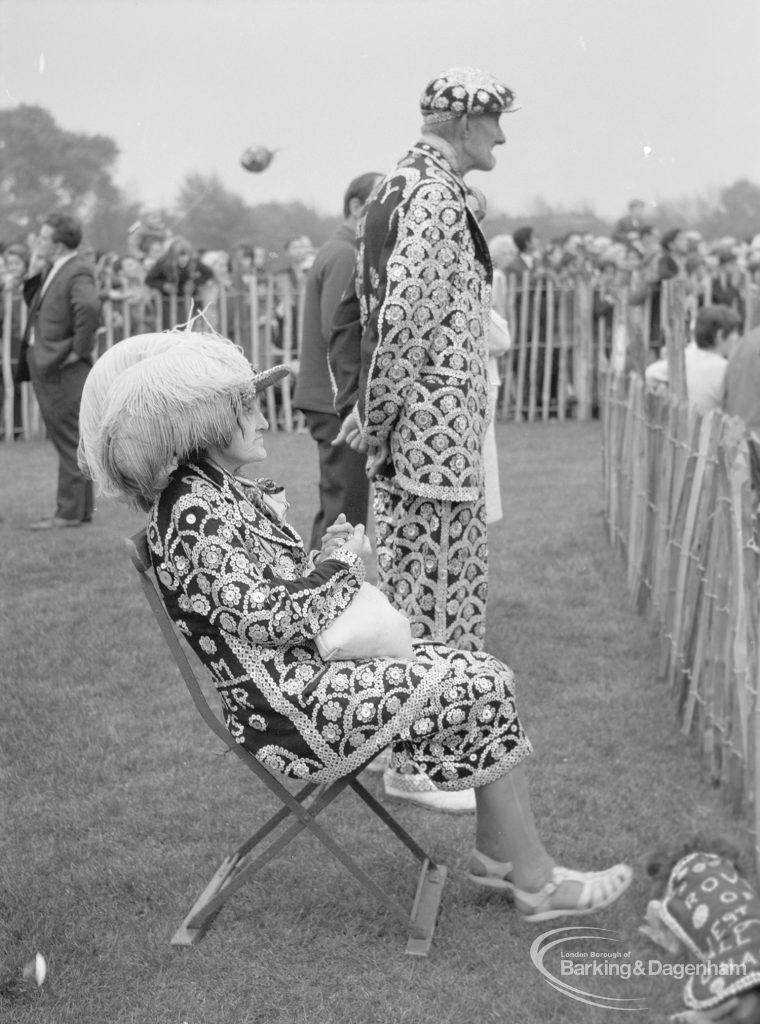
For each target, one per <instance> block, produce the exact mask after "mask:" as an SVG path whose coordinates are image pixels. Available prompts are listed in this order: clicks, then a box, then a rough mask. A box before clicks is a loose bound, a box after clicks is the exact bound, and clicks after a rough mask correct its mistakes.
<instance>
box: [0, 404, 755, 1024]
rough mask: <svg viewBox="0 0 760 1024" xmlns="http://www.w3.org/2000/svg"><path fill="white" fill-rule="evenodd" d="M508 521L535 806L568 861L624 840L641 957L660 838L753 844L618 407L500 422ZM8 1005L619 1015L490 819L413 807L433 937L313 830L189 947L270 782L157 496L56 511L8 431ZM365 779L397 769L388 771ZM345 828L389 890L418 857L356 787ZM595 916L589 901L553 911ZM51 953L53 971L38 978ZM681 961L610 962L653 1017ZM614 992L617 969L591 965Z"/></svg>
mask: <svg viewBox="0 0 760 1024" xmlns="http://www.w3.org/2000/svg"><path fill="white" fill-rule="evenodd" d="M497 439H498V443H499V449H500V460H501V479H502V492H503V497H504V512H505V515H504V520H503V521H502V522H501V523H499V524H497V525H496V526H495V527H494V528H493V532H492V536H491V604H490V618H489V642H488V646H489V648H490V649H491V650H492V651H493V652H494V653H496V654H497V655H499V656H500V657H502V658H503V659H504V660H505V661H507V662H508V663H509V664H510V665H511V666H512V668H513V669H514V670H515V673H516V677H517V681H518V700H519V707H520V710H521V716H522V719H523V721H524V722H525V724H526V726H527V729H528V732H529V734H530V736H531V738H532V740H533V743H534V746H535V749H536V754H535V756H534V758H532V760H531V763H530V766H529V771H530V779H531V785H532V792H533V802H534V808H535V812H536V817H537V819H538V821H539V823H540V825H541V830H542V833H543V835H544V837H545V841H546V843H547V846H548V847H549V849H550V850H551V851H552V853H553V854H554V855H555V856H556V857H557V859H558V860H559V861H560V862H562V863H567V864H569V865H571V866H577V867H589V868H594V867H601V866H604V865H606V864H607V863H611V862H613V861H614V860H617V859H626V860H629V861H630V862H631V863H632V864H633V865H634V867H635V870H636V879H635V882H634V885H633V887H632V889H631V890H630V891H629V893H628V894H627V895H626V896H625V897H624V898H623V899H622V900H621V901H620V902H619V903H618V904H616V905H615V906H614V907H613V908H612V909H611V910H609V911H608V912H607V913H605V914H603V915H600V916H598V917H593V918H591V920H590V924H591V925H593V926H599V927H604V928H608V929H611V930H613V931H614V933H615V934H616V935H617V936H618V937H620V938H621V939H622V941H623V945H624V946H625V948H626V949H627V950H628V951H630V952H631V955H632V957H633V958H635V957H641V958H643V959H644V960H647V959H648V958H651V957H658V956H659V953H658V952H657V950H656V949H655V948H654V947H653V946H652V945H651V944H650V943H649V942H648V941H647V940H646V939H644V938H643V936H640V935H639V934H638V933H637V927H638V925H639V923H640V922H641V917H642V914H643V911H644V909H645V907H646V902H647V899H648V898H649V897H648V885H647V881H646V878H645V876H644V872H643V867H642V864H643V860H644V858H645V857H646V855H647V854H648V853H649V852H650V851H651V850H652V848H653V846H655V845H656V844H658V843H660V842H665V843H680V842H681V841H682V840H683V839H685V838H686V837H687V836H688V835H689V834H691V833H692V832H693V831H695V830H696V829H700V828H701V829H705V828H710V829H713V830H716V831H718V832H726V833H728V834H730V835H732V836H733V837H735V838H737V839H738V840H739V841H740V842H742V843H744V841H745V837H744V831H743V826H742V823H741V822H737V821H732V820H731V819H729V818H728V817H727V816H726V814H725V812H724V811H723V810H722V809H721V806H720V800H719V796H720V794H719V793H717V792H716V791H715V790H713V789H712V788H711V787H710V786H709V785H708V784H707V783H706V782H705V781H704V780H703V779H702V776H701V773H700V768H699V765H698V762H697V760H696V755H695V751H694V747H693V745H692V743H691V741H690V740H689V739H688V738H685V737H683V736H682V735H681V734H680V733H679V731H678V728H677V725H676V719H675V713H674V710H673V708H672V706H671V703H670V699H669V696H668V694H667V693H666V692H665V691H664V689H663V687H662V685H661V684H660V683H659V682H658V681H657V680H656V679H655V678H654V669H655V665H656V653H657V652H656V647H655V643H654V640H653V638H652V636H651V633H650V631H649V629H648V627H647V625H646V624H645V623H644V622H643V621H642V620H641V619H639V618H638V617H637V616H636V614H635V613H634V612H633V611H632V610H631V608H630V606H629V603H628V600H627V596H626V593H625V588H624V574H623V569H622V566H621V565H620V564H619V563H618V560H617V558H616V557H615V556H614V555H613V554H612V553H611V551H610V549H609V547H608V545H607V542H606V539H605V534H604V529H603V523H602V516H601V511H600V504H601V500H600V490H601V488H600V478H599V468H600V454H599V447H600V436H599V426H598V424H597V423H590V424H575V423H573V424H568V425H565V426H562V427H560V426H557V425H553V424H543V425H533V426H530V427H528V426H524V425H515V424H499V425H498V428H497ZM268 448H269V450H270V459H269V461H268V463H267V464H266V466H265V470H264V471H265V473H266V474H267V475H271V476H273V477H275V478H276V479H279V480H281V481H282V482H284V483H286V484H287V485H288V493H289V498H290V501H291V506H292V508H291V512H292V515H291V520H292V521H293V522H294V524H295V525H296V526H297V527H298V528H299V529H300V530H301V532H302V533H303V532H308V527H309V524H310V519H311V515H312V512H313V502H314V497H315V488H316V465H315V463H316V459H315V451H314V449H313V447H312V442H311V440H310V438H309V437H308V435H305V434H290V435H285V434H278V435H273V436H271V437H270V439H269V444H268ZM0 472H1V473H2V479H3V481H4V485H3V497H2V504H1V505H0V514H2V516H3V522H2V523H0V538H2V550H3V556H2V606H1V610H0V638H1V640H2V647H1V657H2V667H1V668H0V674H1V675H2V705H3V714H2V716H1V717H0V771H1V772H2V778H1V780H0V781H1V783H2V785H1V787H0V793H1V794H2V796H1V797H0V799H1V800H2V833H1V834H0V906H1V908H2V909H1V911H0V956H1V957H2V962H1V963H0V1020H1V1021H3V1022H4V1024H6V1022H7V1024H32V1022H34V1024H69V1022H71V1024H182V1022H186V1024H301V1022H303V1024H307V1022H308V1024H313V1022H317V1021H318V1022H320V1024H471V1022H472V1024H475V1022H477V1024H502V1022H516V1024H547V1022H555V1021H556V1022H560V1021H561V1022H568V1024H576V1022H577V1024H581V1022H583V1024H587V1022H588V1024H596V1022H602V1021H612V1020H614V1019H615V1018H616V1017H617V1016H619V1015H620V1014H619V1012H616V1011H615V1010H612V1009H610V1008H594V1007H592V1006H590V1005H588V1004H587V1003H583V1002H580V1001H576V1000H573V999H570V998H569V997H568V996H566V995H564V994H561V993H560V992H558V991H556V990H555V989H554V988H552V987H551V986H550V985H549V984H548V983H547V981H546V980H544V978H542V976H541V975H540V974H539V972H538V971H537V970H536V968H535V967H534V966H533V964H532V962H531V957H530V946H531V943H532V941H533V939H534V938H535V937H536V936H537V934H540V932H541V931H542V928H541V927H540V926H536V925H532V926H531V925H528V924H527V923H525V922H522V921H520V920H519V919H518V917H517V916H516V914H515V913H514V911H513V910H512V908H511V906H510V904H509V902H508V900H506V899H505V898H504V897H501V896H499V895H483V894H481V893H479V892H478V893H474V892H473V891H472V889H471V887H470V886H469V885H468V883H467V881H466V878H465V877H464V873H463V868H464V864H465V862H466V855H467V852H468V849H469V842H470V833H471V828H472V819H471V818H469V817H467V816H466V817H464V818H461V817H460V818H451V817H443V816H439V815H436V814H432V813H429V812H425V811H421V810H415V809H413V808H411V807H410V806H408V805H401V804H396V805H394V807H393V809H394V811H395V812H396V813H397V814H398V816H399V817H400V819H401V820H402V821H403V822H404V823H405V824H406V825H407V826H408V827H409V828H410V829H411V830H412V831H413V832H414V833H415V834H417V835H418V836H419V838H420V841H421V842H422V843H423V845H427V846H428V847H429V848H431V849H432V851H433V852H434V854H435V855H436V856H437V857H439V858H440V859H441V860H442V861H444V862H445V863H447V864H448V865H449V869H450V876H449V882H448V884H447V887H446V891H445V893H444V898H443V903H442V908H441V914H440V917H439V922H438V929H437V932H436V937H435V941H434V943H433V947H432V952H431V956H430V958H429V959H428V960H415V959H412V958H406V957H405V956H404V955H403V950H404V944H405V941H404V936H403V934H402V932H401V930H400V928H399V927H398V926H397V924H396V923H395V922H394V921H393V920H392V919H391V918H390V917H389V916H387V915H386V914H384V913H382V912H378V910H377V909H376V907H375V906H374V904H373V903H372V901H371V899H370V897H369V896H368V895H367V894H365V893H364V892H363V891H361V890H359V889H358V888H357V886H356V885H355V884H354V882H353V880H352V879H351V877H350V876H349V875H348V874H347V873H346V872H345V869H343V868H342V867H341V866H340V865H338V864H337V863H333V862H331V860H329V859H328V856H327V855H326V854H325V853H324V852H323V851H322V849H321V848H320V847H319V846H318V845H317V844H316V843H315V842H313V841H312V840H310V839H301V840H297V841H296V842H295V843H294V844H292V845H291V847H290V848H289V852H288V853H287V854H286V855H285V856H284V857H282V858H281V859H280V860H278V861H277V862H275V864H274V865H270V866H269V867H268V868H267V869H266V870H265V872H264V874H263V876H261V880H260V881H258V882H256V883H253V884H251V885H250V886H248V887H247V888H246V889H245V890H244V891H243V893H242V894H241V895H240V896H239V898H238V899H237V900H236V902H235V903H234V905H232V906H228V907H226V908H225V909H224V910H223V911H222V913H221V914H220V916H219V917H218V918H217V921H216V923H215V925H214V927H213V928H212V930H211V931H210V932H209V934H208V935H207V937H206V938H205V940H204V941H203V942H202V943H201V944H200V945H199V946H198V947H195V948H193V949H189V950H177V949H173V948H171V947H170V945H169V940H170V937H171V935H172V933H173V931H174V929H175V928H176V927H177V926H178V924H179V923H180V921H181V920H182V918H183V917H184V916H185V914H186V913H187V911H188V910H189V908H190V906H191V905H192V903H193V902H194V900H195V898H196V896H197V894H198V892H199V891H200V889H201V888H202V887H203V886H204V885H205V882H206V880H207V879H208V878H209V877H210V876H211V874H212V873H213V871H214V869H215V867H216V866H217V864H218V862H219V861H220V860H221V858H222V857H223V856H224V854H225V853H226V852H227V851H228V850H231V849H232V848H233V847H234V846H235V845H236V844H237V843H238V842H239V841H240V840H241V839H242V838H243V837H244V836H245V835H247V834H248V833H249V832H250V831H252V828H253V826H254V825H255V824H256V822H257V821H259V820H261V819H262V818H263V817H264V816H265V814H266V811H267V810H268V809H269V808H270V807H271V806H272V805H271V802H270V800H269V798H268V796H267V795H266V794H265V793H264V792H263V790H262V791H259V790H257V789H256V788H255V787H252V786H251V783H250V781H249V779H250V775H249V773H247V772H245V771H244V769H243V768H242V766H240V765H238V764H237V763H236V762H235V761H233V759H232V758H230V757H226V756H222V750H221V747H220V745H219V744H218V742H217V741H216V740H215V738H214V737H213V736H212V735H211V734H210V733H209V731H208V730H207V729H206V726H205V725H204V724H203V723H202V722H201V720H200V719H199V718H198V717H197V714H196V712H195V711H194V709H193V708H192V706H191V705H190V702H189V700H188V698H187V697H186V693H185V690H184V687H182V684H181V682H180V681H179V679H178V676H177V673H176V671H175V670H174V668H173V667H172V665H171V664H170V662H169V660H168V654H167V652H166V651H165V648H164V646H163V641H162V640H161V638H160V635H159V634H158V631H157V628H156V626H155V624H154V622H153V620H152V618H151V615H150V612H149V610H148V608H147V606H146V605H145V604H144V600H143V598H142V595H141V594H140V592H139V590H138V585H137V580H136V578H134V573H133V571H132V569H131V567H130V565H129V562H128V556H127V553H126V550H125V548H124V546H123V544H122V538H123V537H124V536H125V535H127V534H129V533H132V532H134V531H135V530H136V529H138V528H139V526H140V525H141V523H142V517H140V516H139V515H137V514H135V513H131V512H129V511H128V510H126V509H124V508H123V507H121V506H118V505H116V504H113V503H110V502H100V503H99V507H98V510H97V514H96V519H95V522H94V524H93V525H92V526H90V527H88V528H85V529H81V530H76V531H66V532H65V533H63V534H61V533H53V534H36V533H30V532H27V531H25V530H24V529H23V524H24V522H25V521H27V520H30V519H35V518H38V517H40V516H42V515H45V514H48V513H50V512H51V511H52V508H53V493H54V476H55V458H54V455H53V452H52V449H51V448H50V447H49V446H48V445H47V444H45V443H42V442H41V443H28V444H23V445H16V446H13V447H10V448H8V447H2V450H0ZM368 785H369V786H370V787H372V788H373V789H374V790H379V788H380V786H379V779H378V778H376V777H374V776H372V777H370V778H369V781H368ZM328 814H329V820H330V823H331V825H332V827H333V828H334V829H335V831H336V832H337V833H338V834H339V835H340V836H341V838H342V840H343V841H344V842H345V843H346V845H347V846H348V847H349V848H350V849H351V850H352V851H353V852H355V853H357V854H358V855H359V856H360V857H363V859H364V861H365V863H366V864H367V866H368V868H369V869H370V870H372V871H373V872H374V873H376V875H377V876H378V877H379V879H380V880H381V881H382V883H383V885H385V886H386V887H387V889H388V890H389V891H392V892H395V893H397V894H398V895H399V896H400V897H401V898H403V899H404V900H407V899H408V900H411V897H412V895H413V886H414V880H413V875H414V871H413V863H412V861H411V859H409V858H408V857H407V855H406V854H405V853H404V852H403V851H402V850H401V849H400V848H399V847H397V846H396V844H395V841H393V840H392V837H390V834H388V835H385V834H383V832H381V831H380V826H379V824H377V823H376V822H375V821H373V820H372V819H371V818H370V817H368V816H367V814H366V813H364V812H363V810H362V808H361V807H360V806H358V805H357V802H356V801H355V800H354V798H353V797H352V796H351V795H350V794H349V795H348V796H347V797H345V798H344V799H343V800H341V801H340V802H339V806H338V807H336V808H335V809H334V810H331V811H330V812H328ZM558 924H559V925H572V924H573V921H572V919H567V920H565V921H560V922H558ZM37 951H40V952H41V953H43V954H44V955H45V956H46V958H47V961H48V967H49V976H48V979H47V981H46V982H45V984H44V985H43V986H42V987H41V988H39V989H37V988H36V987H35V986H33V985H32V984H31V983H29V982H24V981H23V980H22V978H21V971H22V967H23V965H24V964H25V963H26V962H27V961H29V960H30V959H31V958H32V957H33V956H34V954H35V952H37ZM679 988H680V986H679V983H678V982H677V981H675V980H674V979H673V978H666V977H655V978H651V977H647V978H635V979H631V980H630V981H623V980H620V979H616V980H615V984H614V986H612V985H611V984H609V985H608V987H607V988H606V989H605V990H604V991H605V992H606V993H607V994H608V995H611V996H614V997H628V998H632V997H642V996H644V997H646V999H647V1001H648V1006H649V1008H648V1009H647V1010H645V1011H643V1012H640V1013H639V1014H637V1015H636V1016H635V1019H638V1020H642V1021H645V1022H646V1024H650V1022H652V1024H654V1022H660V1021H665V1020H666V1019H667V1013H668V1012H671V1013H672V1012H674V1011H675V1010H676V1009H677V1008H678V1006H679V1000H680V992H679ZM594 991H600V990H594Z"/></svg>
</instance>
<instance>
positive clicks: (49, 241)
mask: <svg viewBox="0 0 760 1024" xmlns="http://www.w3.org/2000/svg"><path fill="white" fill-rule="evenodd" d="M37 250H38V252H39V253H40V255H41V256H43V257H44V258H45V259H46V260H54V259H55V256H56V243H55V242H54V241H53V227H52V225H51V224H43V225H42V227H41V228H40V237H39V240H38V242H37Z"/></svg>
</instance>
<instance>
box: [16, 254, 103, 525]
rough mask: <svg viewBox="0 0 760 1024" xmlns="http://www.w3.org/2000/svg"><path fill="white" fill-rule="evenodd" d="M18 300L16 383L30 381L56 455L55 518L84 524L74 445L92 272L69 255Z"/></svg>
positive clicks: (84, 490)
mask: <svg viewBox="0 0 760 1024" xmlns="http://www.w3.org/2000/svg"><path fill="white" fill-rule="evenodd" d="M24 300H25V302H26V303H27V306H28V307H29V315H28V320H27V326H26V330H25V332H24V337H23V339H22V341H21V350H20V352H19V361H18V370H17V374H16V379H17V381H26V380H31V382H32V385H33V387H34V392H35V395H36V396H37V401H38V403H39V406H40V412H41V413H42V418H43V420H44V423H45V427H46V428H47V432H48V436H49V438H50V440H51V441H52V443H53V445H54V446H55V448H56V450H57V452H58V459H59V465H58V492H57V507H56V511H55V515H56V516H57V517H59V518H61V519H70V520H79V521H81V522H85V521H87V520H89V519H90V518H91V517H92V483H91V482H90V481H89V480H87V479H86V478H85V477H84V476H83V474H82V472H81V470H80V469H79V466H78V464H77V445H78V443H79V403H80V401H81V398H82V389H83V387H84V382H85V379H86V377H87V374H88V373H89V371H90V367H91V366H92V363H93V356H94V348H95V340H96V331H97V328H98V324H99V322H100V299H99V297H98V291H97V287H96V284H95V273H94V270H93V268H92V267H91V266H90V265H89V264H88V263H86V262H85V261H84V260H83V259H81V258H80V257H79V256H77V255H74V256H72V257H71V258H70V259H68V260H67V261H66V262H65V263H63V264H62V265H60V266H59V267H58V268H57V269H56V270H55V272H54V273H53V274H52V276H51V278H50V281H49V282H48V284H47V287H45V276H44V275H42V274H38V275H36V276H35V277H32V278H29V279H28V280H27V281H25V282H24Z"/></svg>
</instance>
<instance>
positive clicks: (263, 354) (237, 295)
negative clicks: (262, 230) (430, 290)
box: [2, 275, 303, 442]
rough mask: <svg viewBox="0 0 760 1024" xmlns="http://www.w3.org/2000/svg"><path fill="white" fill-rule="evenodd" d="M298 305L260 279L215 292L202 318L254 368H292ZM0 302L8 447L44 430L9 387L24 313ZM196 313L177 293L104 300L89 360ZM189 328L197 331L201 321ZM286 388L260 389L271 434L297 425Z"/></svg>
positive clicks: (14, 297) (22, 391) (33, 406)
mask: <svg viewBox="0 0 760 1024" xmlns="http://www.w3.org/2000/svg"><path fill="white" fill-rule="evenodd" d="M302 300H303V296H302V294H301V293H298V292H295V291H293V290H285V289H283V288H282V286H281V283H280V281H279V280H278V278H277V276H276V275H268V276H267V277H264V278H259V279H258V280H255V279H254V280H252V281H251V282H250V284H249V285H248V286H247V289H246V290H245V291H232V290H229V291H228V290H226V289H225V288H224V287H222V286H220V287H219V288H218V289H217V290H216V291H215V293H214V294H213V296H212V297H211V301H209V303H208V305H206V306H205V307H204V316H205V317H206V320H207V322H208V323H209V324H211V326H212V327H213V328H214V329H215V330H217V331H219V333H220V334H223V335H225V336H226V337H229V338H232V339H233V340H234V341H236V342H237V343H238V344H239V345H240V346H241V347H242V349H243V351H244V352H245V354H246V356H247V357H248V359H249V360H250V361H251V363H252V364H253V365H254V366H257V367H258V368H259V369H266V368H268V367H270V366H275V365H279V364H281V363H284V364H287V365H290V366H292V367H293V369H294V370H297V365H298V364H297V351H298V347H297V336H298V333H297V332H298V326H299V323H300V318H301V315H302V305H303V303H302ZM2 301H3V310H2V312H3V317H2V325H3V331H2V371H3V426H4V437H5V440H6V441H7V442H12V441H13V439H14V435H15V436H16V437H22V438H24V439H31V438H35V437H41V436H44V425H43V423H42V420H41V417H40V413H39V409H38V407H37V403H36V400H35V397H34V392H33V390H32V388H31V385H29V384H23V385H21V387H20V388H19V389H14V387H13V377H14V373H15V364H16V357H17V354H18V345H19V341H20V338H21V336H22V335H23V333H24V328H25V325H26V307H25V305H24V302H23V300H22V298H21V296H20V294H19V293H17V292H12V291H10V290H8V289H6V290H5V291H4V293H3V295H2ZM198 312H199V309H198V308H197V307H196V306H194V305H193V303H192V302H191V301H190V300H189V299H187V298H186V297H184V296H182V295H177V294H169V295H162V294H161V293H159V292H152V293H149V294H148V295H147V296H145V297H141V298H139V299H135V298H109V299H106V300H105V301H104V302H103V306H102V315H101V327H100V328H99V330H98V338H97V345H96V351H95V354H96V357H97V356H99V355H101V354H102V353H103V352H105V351H106V350H107V349H109V348H111V346H112V345H114V344H118V342H119V341H121V340H123V339H124V338H128V337H130V336H131V335H133V334H141V333H145V332H150V331H161V330H163V329H165V328H167V327H169V326H171V325H173V324H183V323H186V322H188V321H189V320H191V319H192V317H193V316H194V315H196V314H197V313H198ZM195 326H196V329H198V330H201V329H202V328H203V322H202V320H198V321H197V322H196V324H195ZM292 386H293V382H292V379H288V378H286V379H285V380H283V381H280V382H279V383H278V384H276V385H275V386H274V387H272V388H267V391H266V399H267V418H268V420H269V423H270V429H272V430H277V429H278V428H280V429H283V430H286V431H290V430H293V429H294V426H295V425H297V424H298V423H299V418H300V414H298V413H294V411H293V408H292V402H291V393H292Z"/></svg>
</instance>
